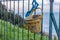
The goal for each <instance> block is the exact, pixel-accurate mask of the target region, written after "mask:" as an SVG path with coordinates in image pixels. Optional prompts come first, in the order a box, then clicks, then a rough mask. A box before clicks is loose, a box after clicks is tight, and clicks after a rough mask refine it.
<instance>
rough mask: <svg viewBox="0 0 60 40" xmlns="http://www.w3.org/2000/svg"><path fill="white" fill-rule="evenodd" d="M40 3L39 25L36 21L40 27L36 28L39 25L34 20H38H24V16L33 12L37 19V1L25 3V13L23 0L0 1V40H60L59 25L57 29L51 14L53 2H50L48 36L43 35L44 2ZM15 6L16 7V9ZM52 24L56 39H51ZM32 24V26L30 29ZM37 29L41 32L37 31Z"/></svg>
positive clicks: (29, 0)
mask: <svg viewBox="0 0 60 40" xmlns="http://www.w3.org/2000/svg"><path fill="white" fill-rule="evenodd" d="M12 1H13V2H12ZM16 1H17V4H15V3H16ZM20 1H21V4H20ZM30 2H32V3H31V5H32V8H31V7H30V6H31V5H30ZM41 2H42V3H41V10H42V11H41V13H42V14H41V15H42V18H40V19H41V23H40V22H39V21H38V22H39V23H40V27H38V26H39V25H38V24H36V23H35V20H38V19H37V18H36V19H34V20H33V19H30V20H25V19H26V17H25V16H24V15H26V14H27V13H29V14H30V13H32V11H33V12H34V14H33V15H35V17H37V16H36V14H37V12H36V9H39V8H38V6H39V5H40V4H38V2H37V0H32V1H31V0H27V3H26V6H27V7H26V8H27V12H26V11H25V7H24V6H25V5H24V3H25V0H1V1H0V40H59V39H60V25H59V28H58V25H57V23H56V20H55V16H54V13H53V3H54V0H50V13H49V34H47V33H43V15H44V11H43V10H44V9H43V6H44V0H42V1H41ZM27 4H28V5H27ZM9 5H10V6H9ZM16 5H18V6H17V7H16ZM21 5H22V6H21ZM12 7H13V9H12ZM16 8H17V10H18V11H17V13H16ZM20 8H21V9H22V12H21V13H20V11H21V10H20ZM25 13H26V14H25ZM41 15H39V16H41ZM28 16H29V15H28ZM39 16H38V17H39ZM59 16H60V14H59ZM30 18H31V17H30ZM40 19H39V20H40ZM31 20H32V21H31ZM59 20H60V17H59ZM26 21H27V22H26ZM30 22H31V23H30ZM28 23H29V24H28ZM33 23H34V24H33ZM52 23H53V24H54V28H55V30H56V34H57V37H56V36H54V38H53V37H52ZM32 24H33V25H34V26H32V27H31V25H32ZM35 24H36V25H37V26H36V25H35ZM59 24H60V21H59ZM35 27H36V28H35ZM39 28H40V30H41V31H40V30H38V29H39ZM33 29H34V30H33ZM31 30H32V31H31Z"/></svg>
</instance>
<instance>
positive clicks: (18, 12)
mask: <svg viewBox="0 0 60 40" xmlns="http://www.w3.org/2000/svg"><path fill="white" fill-rule="evenodd" d="M19 16H20V15H19V0H18V40H19V25H20V24H19V22H20V21H19Z"/></svg>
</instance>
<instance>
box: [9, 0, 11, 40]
mask: <svg viewBox="0 0 60 40" xmlns="http://www.w3.org/2000/svg"><path fill="white" fill-rule="evenodd" d="M9 10H10V12H11V0H10V9H9ZM10 40H11V14H10Z"/></svg>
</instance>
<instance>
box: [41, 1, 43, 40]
mask: <svg viewBox="0 0 60 40" xmlns="http://www.w3.org/2000/svg"><path fill="white" fill-rule="evenodd" d="M42 15H43V0H42ZM42 36H43V18H42V22H41V40H42Z"/></svg>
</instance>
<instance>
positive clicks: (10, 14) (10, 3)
mask: <svg viewBox="0 0 60 40" xmlns="http://www.w3.org/2000/svg"><path fill="white" fill-rule="evenodd" d="M10 13H11V0H10ZM10 40H11V14H10Z"/></svg>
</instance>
